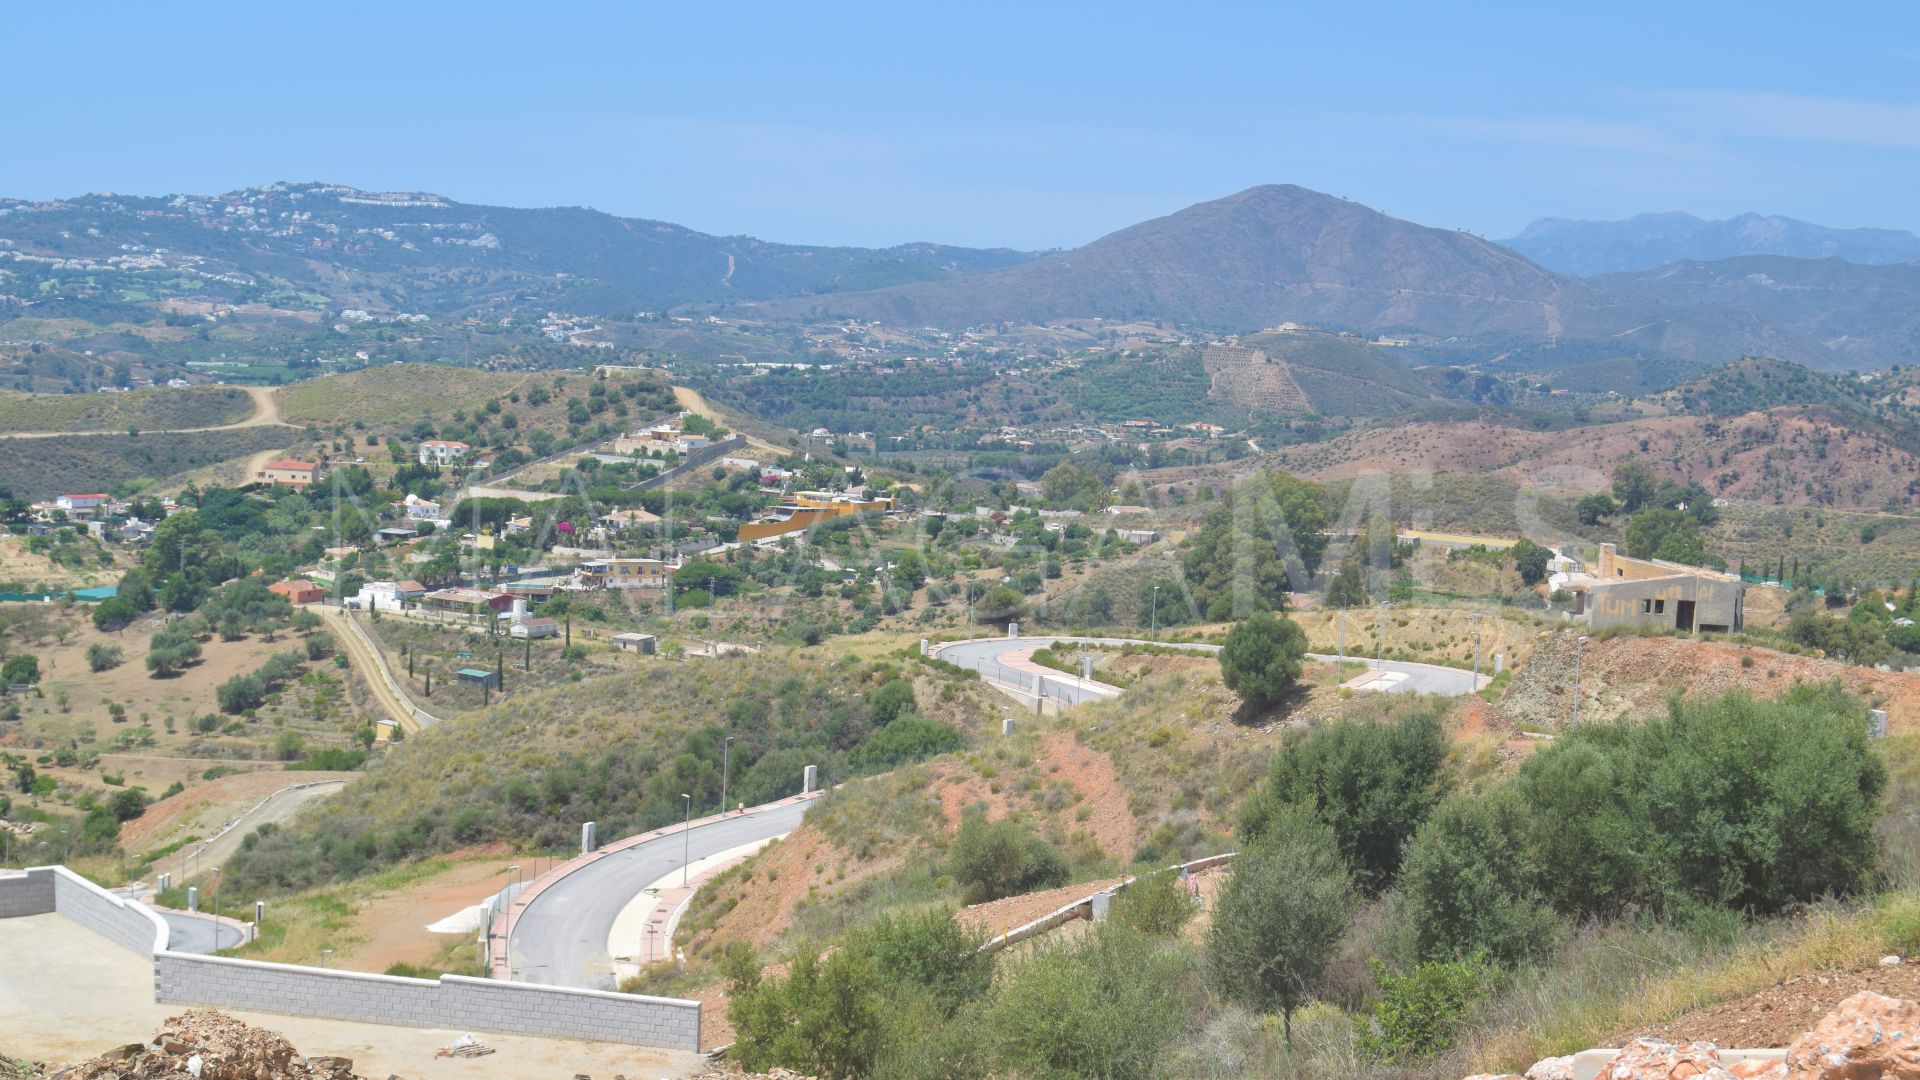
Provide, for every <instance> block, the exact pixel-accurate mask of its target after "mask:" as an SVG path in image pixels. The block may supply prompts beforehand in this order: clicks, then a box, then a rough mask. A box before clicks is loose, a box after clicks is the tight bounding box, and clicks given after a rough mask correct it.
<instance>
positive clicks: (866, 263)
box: [0, 184, 1920, 369]
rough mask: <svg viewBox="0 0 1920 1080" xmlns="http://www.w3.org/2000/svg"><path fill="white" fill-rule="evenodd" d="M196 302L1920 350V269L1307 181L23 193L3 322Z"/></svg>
mask: <svg viewBox="0 0 1920 1080" xmlns="http://www.w3.org/2000/svg"><path fill="white" fill-rule="evenodd" d="M1736 220H1739V219H1736ZM1794 224H1795V225H1796V226H1798V225H1800V224H1801V223H1794ZM1806 230H1817V227H1814V226H1805V227H1804V229H1802V230H1800V231H1798V232H1796V231H1794V230H1786V231H1784V232H1779V233H1778V234H1777V235H1779V236H1783V237H1784V236H1789V235H1792V236H1799V235H1803V234H1804V235H1808V236H1816V237H1817V235H1818V234H1817V233H1809V232H1806ZM1529 231H1530V232H1531V233H1534V234H1535V235H1536V236H1547V235H1550V234H1552V232H1553V230H1552V229H1545V228H1536V229H1534V230H1529ZM1761 231H1764V230H1761ZM1826 232H1828V233H1839V232H1840V231H1838V230H1826ZM1855 232H1857V231H1855V230H1849V231H1846V232H1845V233H1844V235H1846V236H1853V235H1854V233H1855ZM1875 235H1876V236H1880V237H1881V238H1882V239H1883V240H1885V243H1884V244H1882V246H1880V247H1879V248H1876V249H1875V250H1877V251H1879V252H1880V253H1881V255H1882V256H1890V255H1893V254H1898V245H1897V244H1896V243H1895V241H1894V240H1892V239H1887V238H1889V237H1898V236H1902V235H1905V234H1897V233H1891V232H1884V231H1883V232H1882V233H1876V234H1875ZM1856 239H1857V237H1856ZM1908 239H1913V238H1912V237H1908ZM1796 242H1797V241H1796ZM1863 242H1864V241H1863ZM1849 250H1854V249H1852V248H1850V249H1849ZM179 298H192V299H194V300H202V301H204V300H212V301H217V302H227V303H233V304H254V305H258V306H263V307H268V308H272V309H274V310H279V309H286V308H299V307H302V306H304V307H305V308H306V309H307V310H309V311H314V310H318V311H320V312H322V313H325V314H326V316H327V317H335V316H337V313H338V311H339V310H340V309H356V308H357V309H364V310H366V311H369V312H372V313H373V314H374V315H375V316H376V317H377V316H380V315H382V314H384V313H414V314H420V315H426V316H430V317H473V316H480V315H487V314H488V313H490V312H494V311H499V312H501V313H503V314H505V313H517V314H527V313H543V312H549V311H553V312H571V313H576V314H584V315H590V316H595V317H599V316H603V315H612V316H615V317H618V316H621V315H623V314H632V313H638V312H641V311H651V312H662V311H668V310H679V311H684V312H685V313H687V314H702V313H719V314H723V315H731V316H735V317H739V318H746V319H757V320H763V321H768V322H778V323H786V322H804V321H818V320H826V319H844V318H853V319H860V320H864V321H879V322H885V323H892V324H897V325H905V326H933V327H941V328H956V329H957V328H963V327H967V326H977V325H986V324H995V323H1044V322H1048V321H1057V320H1067V319H1090V318H1104V319H1116V320H1126V319H1152V320H1158V321H1163V322H1168V323H1174V324H1180V325H1186V326H1191V327H1196V328H1200V329H1205V330H1211V331H1217V332H1223V333H1247V332H1251V331H1257V330H1260V329H1262V328H1267V327H1273V326H1276V325H1279V324H1281V323H1286V322H1293V323H1301V324H1307V325H1310V326H1314V327H1317V328H1320V329H1325V330H1335V331H1346V332H1354V333H1360V334H1365V335H1369V336H1373V335H1385V336H1388V337H1391V338H1395V339H1404V340H1405V342H1406V343H1407V345H1408V346H1409V347H1408V349H1407V350H1406V351H1405V352H1404V353H1403V354H1402V355H1404V356H1406V357H1407V358H1408V359H1409V360H1412V361H1416V362H1420V361H1426V362H1444V363H1461V362H1486V361H1489V360H1493V359H1496V358H1498V359H1500V360H1502V361H1503V362H1505V363H1507V364H1508V365H1509V366H1513V365H1514V363H1515V361H1523V362H1524V364H1525V365H1526V366H1529V367H1534V368H1557V367H1569V366H1574V365H1579V364H1586V363H1590V362H1593V361H1597V360H1607V359H1611V358H1621V357H1624V358H1636V357H1638V358H1678V359H1683V360H1689V361H1700V362H1705V363H1713V364H1717V363H1724V362H1726V361H1728V360H1731V359H1734V358H1737V357H1739V356H1741V355H1745V354H1761V355H1769V356H1775V357H1779V358H1781V359H1786V360H1792V361H1796V362H1800V363H1803V364H1807V365H1809V366H1812V367H1818V368H1828V369H1850V368H1860V367H1872V366H1880V365H1885V364H1889V363H1897V362H1902V361H1906V360H1910V359H1912V358H1913V357H1914V356H1915V355H1916V354H1917V353H1920V318H1916V316H1915V315H1914V313H1915V312H1916V311H1920V264H1913V263H1904V262H1895V263H1885V264H1880V265H1872V264H1867V263H1861V262H1849V261H1846V260H1844V259H1840V258H1836V257H1826V258H1818V259H1810V258H1798V257H1792V256H1789V255H1778V254H1771V255H1742V256H1736V257H1733V258H1727V259H1715V260H1688V261H1680V262H1670V263H1666V264H1663V265H1661V266H1659V267H1656V268H1652V269H1645V268H1643V269H1636V270H1632V271H1624V272H1620V273H1613V274H1603V275H1598V276H1594V277H1578V276H1575V275H1572V274H1569V273H1564V272H1561V271H1558V270H1554V269H1550V268H1548V267H1546V266H1543V265H1541V264H1540V263H1538V262H1536V261H1534V260H1532V259H1530V258H1528V257H1527V256H1526V255H1525V254H1523V253H1522V252H1519V251H1516V250H1514V249H1513V248H1510V247H1506V246H1502V245H1500V244H1496V243H1493V242H1490V241H1487V240H1484V239H1481V238H1479V237H1476V236H1473V235H1471V234H1468V233H1464V232H1459V231H1453V230H1444V229H1436V228H1431V227H1428V226H1424V225H1419V224H1417V223H1414V222H1408V221H1403V220H1400V219H1397V218H1393V217H1390V216H1388V215H1386V214H1382V213H1380V212H1378V211H1376V210H1372V209H1370V208H1368V207H1366V206H1363V205H1361V204H1359V203H1355V202H1351V201H1348V200H1345V199H1340V198H1336V197H1334V196H1330V195H1325V194H1321V193H1319V192H1314V191H1310V190H1308V189H1306V188H1302V187H1296V186H1292V185H1267V186H1261V187H1255V188H1250V189H1248V190H1246V191H1242V192H1239V193H1237V194H1234V195H1230V196H1227V197H1226V198H1222V199H1215V200H1212V201H1209V202H1203V203H1199V204H1197V205H1195V206H1191V207H1188V208H1186V209H1184V210H1180V211H1178V212H1176V213H1172V214H1169V215H1167V216H1165V217H1160V218H1155V219H1153V220H1151V221H1146V222H1142V223H1140V224H1137V225H1133V226H1130V227H1128V228H1124V229H1121V230H1119V231H1118V232H1115V233H1112V234H1110V235H1107V236H1104V237H1101V238H1100V239H1098V240H1095V241H1093V242H1091V243H1089V244H1086V245H1084V246H1082V247H1078V248H1074V249H1072V250H1069V251H1061V252H1054V253H1047V254H1032V253H1024V252H1018V251H1011V250H1005V249H999V250H978V249H970V248H961V247H948V246H942V245H937V244H909V245H902V246H899V247H894V248H886V249H869V248H844V247H831V246H821V247H809V246H805V245H792V244H775V243H769V242H766V241H761V240H756V239H753V238H751V237H721V236H714V235H710V234H707V233H702V232H698V231H695V230H692V229H687V228H685V227H682V226H679V225H674V224H671V223H667V222H661V221H650V220H645V219H635V218H621V217H616V216H613V215H610V214H604V213H601V212H598V211H594V210H588V209H583V208H578V207H562V208H548V209H515V208H506V207H491V206H476V205H469V204H462V203H458V202H455V201H453V200H451V199H447V198H444V197H441V196H438V195H432V194H427V193H419V192H388V193H373V192H365V191H360V190H358V189H355V188H350V187H345V186H341V185H330V184H271V185H266V186H263V187H258V188H249V189H246V190H243V191H238V192H231V193H228V194H226V195H218V196H187V195H179V196H165V197H132V196H120V195H89V196H84V197H80V198H74V199H67V200H60V201H56V202H40V203H29V202H21V201H8V200H0V319H3V318H4V317H5V311H6V307H7V305H8V302H9V301H10V300H11V301H12V302H13V303H15V304H44V305H45V306H44V307H41V308H39V309H37V310H36V314H38V315H40V316H41V317H43V318H45V317H73V318H81V319H84V320H87V321H90V322H93V323H96V324H113V323H139V322H144V321H147V320H151V319H152V318H153V317H154V308H155V307H156V306H159V307H163V308H164V307H165V306H166V305H168V304H170V303H172V302H174V301H175V300H176V299H179ZM329 309H331V310H329Z"/></svg>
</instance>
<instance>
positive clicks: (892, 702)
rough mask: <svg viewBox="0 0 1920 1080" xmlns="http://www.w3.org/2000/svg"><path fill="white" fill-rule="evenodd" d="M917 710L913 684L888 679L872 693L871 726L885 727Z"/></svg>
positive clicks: (903, 680)
mask: <svg viewBox="0 0 1920 1080" xmlns="http://www.w3.org/2000/svg"><path fill="white" fill-rule="evenodd" d="M918 708H919V703H918V702H916V701H915V700H914V698H913V684H912V683H909V682H907V681H906V680H905V679H889V680H887V681H886V682H885V683H883V684H881V687H880V689H878V690H875V691H874V692H873V701H872V705H871V709H872V715H873V726H875V727H886V726H887V725H888V724H890V723H892V722H893V721H894V719H895V718H897V717H900V716H903V715H905V714H907V713H910V712H914V711H915V710H917V709H918Z"/></svg>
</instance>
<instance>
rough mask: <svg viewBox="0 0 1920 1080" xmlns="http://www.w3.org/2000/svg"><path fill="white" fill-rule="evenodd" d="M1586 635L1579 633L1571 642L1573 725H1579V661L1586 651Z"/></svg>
mask: <svg viewBox="0 0 1920 1080" xmlns="http://www.w3.org/2000/svg"><path fill="white" fill-rule="evenodd" d="M1586 644H1587V635H1585V634H1581V635H1580V636H1579V637H1577V638H1575V639H1574V642H1573V725H1572V726H1574V727H1579V726H1580V661H1581V654H1582V653H1584V652H1585V651H1586Z"/></svg>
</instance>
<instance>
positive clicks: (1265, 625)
mask: <svg viewBox="0 0 1920 1080" xmlns="http://www.w3.org/2000/svg"><path fill="white" fill-rule="evenodd" d="M1306 652H1307V635H1306V634H1304V633H1302V632H1301V630H1300V627H1299V626H1298V625H1297V624H1296V623H1295V622H1294V621H1293V620H1292V619H1287V618H1283V617H1281V616H1279V615H1272V614H1268V613H1267V612H1264V611H1263V612H1258V613H1256V614H1254V615H1253V616H1252V617H1251V618H1247V619H1244V620H1242V621H1240V622H1239V623H1237V624H1236V625H1235V626H1234V628H1233V629H1232V630H1231V631H1230V632H1228V634H1227V640H1226V644H1224V645H1222V646H1221V647H1220V675H1221V678H1222V679H1224V680H1225V681H1226V684H1227V689H1229V690H1232V691H1233V692H1234V693H1236V694H1238V695H1240V700H1241V702H1242V703H1243V704H1244V705H1245V707H1246V708H1247V709H1248V710H1249V711H1251V712H1259V711H1261V710H1264V709H1267V708H1269V707H1271V706H1273V705H1275V704H1277V703H1278V702H1279V701H1280V699H1281V698H1283V697H1285V696H1286V693H1287V691H1289V690H1291V689H1293V684H1294V683H1295V682H1296V681H1297V680H1298V679H1299V678H1300V660H1301V657H1303V656H1305V655H1306Z"/></svg>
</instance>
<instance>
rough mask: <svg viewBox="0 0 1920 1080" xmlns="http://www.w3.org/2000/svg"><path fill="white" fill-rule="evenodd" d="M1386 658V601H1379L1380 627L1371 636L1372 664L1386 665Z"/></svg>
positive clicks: (1380, 666)
mask: <svg viewBox="0 0 1920 1080" xmlns="http://www.w3.org/2000/svg"><path fill="white" fill-rule="evenodd" d="M1386 658H1387V602H1386V601H1385V600H1382V601H1380V628H1379V631H1378V632H1377V633H1375V634H1374V636H1373V666H1374V667H1375V668H1376V669H1378V668H1382V667H1385V666H1386Z"/></svg>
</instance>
